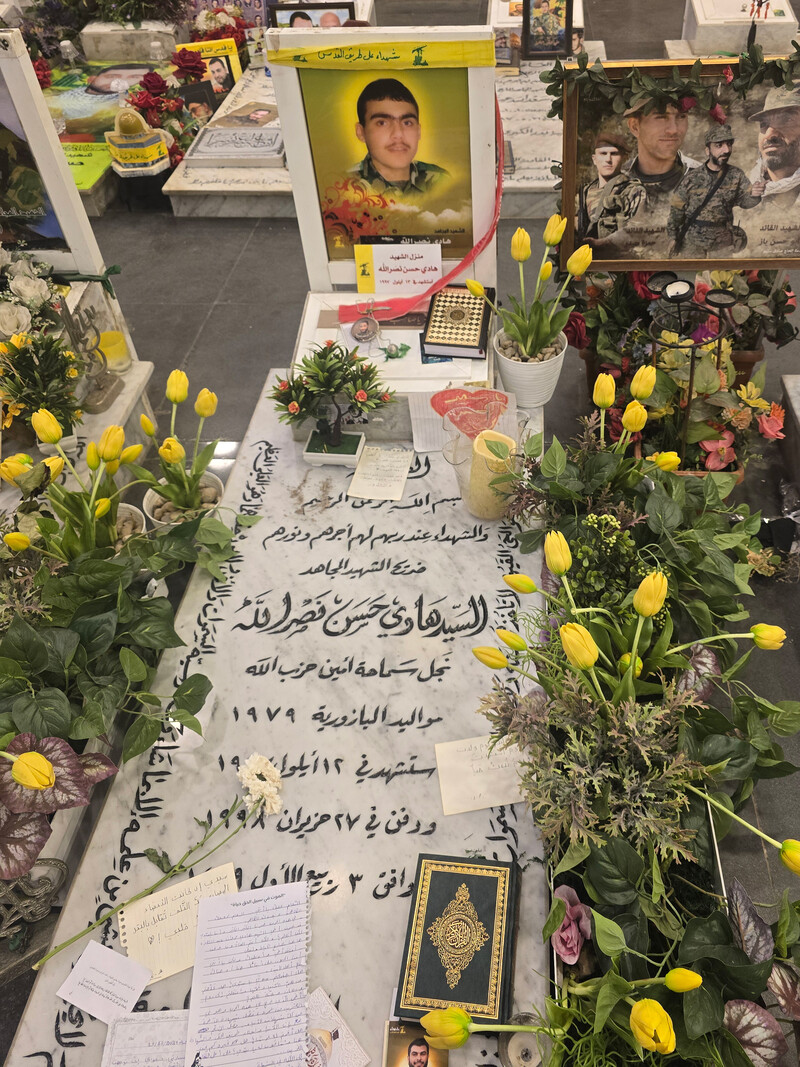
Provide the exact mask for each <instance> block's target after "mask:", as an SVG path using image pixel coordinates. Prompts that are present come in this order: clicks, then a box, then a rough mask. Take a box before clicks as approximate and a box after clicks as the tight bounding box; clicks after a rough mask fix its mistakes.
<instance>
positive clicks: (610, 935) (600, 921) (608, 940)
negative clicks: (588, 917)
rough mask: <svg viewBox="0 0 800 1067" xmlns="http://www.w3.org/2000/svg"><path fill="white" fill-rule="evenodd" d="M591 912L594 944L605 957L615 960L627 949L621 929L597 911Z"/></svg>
mask: <svg viewBox="0 0 800 1067" xmlns="http://www.w3.org/2000/svg"><path fill="white" fill-rule="evenodd" d="M591 911H592V919H593V920H594V942H595V944H596V945H597V947H598V948H599V949H600V951H601V952H604V953H605V954H606V956H609V957H610V958H611V959H616V958H617V956H619V955H620V954H621V953H622V952H625V951H626V949H627V947H628V946H627V944H626V942H625V934H624V933H623V932H622V927H621V926H620V925H619V924H618V923H615V922H614V920H613V919H607V918H606V917H605V915H601V914H600V912H599V911H595V910H594V908H592V909H591Z"/></svg>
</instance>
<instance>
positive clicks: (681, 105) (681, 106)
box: [678, 96, 697, 111]
mask: <svg viewBox="0 0 800 1067" xmlns="http://www.w3.org/2000/svg"><path fill="white" fill-rule="evenodd" d="M693 107H697V101H696V100H695V98H694V97H693V96H682V97H681V98H680V100H679V101H678V110H679V111H691V110H692V108H693Z"/></svg>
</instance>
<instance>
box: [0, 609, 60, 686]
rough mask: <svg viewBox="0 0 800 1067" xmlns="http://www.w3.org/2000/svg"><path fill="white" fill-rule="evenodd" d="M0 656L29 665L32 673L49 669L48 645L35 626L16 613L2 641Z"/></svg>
mask: <svg viewBox="0 0 800 1067" xmlns="http://www.w3.org/2000/svg"><path fill="white" fill-rule="evenodd" d="M0 656H2V657H4V658H6V659H13V660H16V661H17V662H18V663H24V664H26V665H27V667H28V669H29V672H30V673H31V674H41V672H42V671H44V670H47V664H48V662H49V658H50V657H49V656H48V654H47V646H46V645H45V643H44V641H43V640H42V639H41V637H39V635H38V634H37V633H36V631H35V630H34V628H33V627H32V626H30V625H29V624H28V623H27V622H25V620H24V619H21V618H20V617H19V615H15V616H14V618H13V619H12V620H11V624H10V626H9V627H8V629H7V630H6V633H5V636H4V637H3V640H2V641H0Z"/></svg>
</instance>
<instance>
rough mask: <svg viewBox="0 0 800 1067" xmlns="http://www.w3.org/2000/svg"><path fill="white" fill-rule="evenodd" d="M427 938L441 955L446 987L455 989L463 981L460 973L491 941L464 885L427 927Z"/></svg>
mask: <svg viewBox="0 0 800 1067" xmlns="http://www.w3.org/2000/svg"><path fill="white" fill-rule="evenodd" d="M428 937H429V938H430V939H431V941H432V942H433V944H434V945H435V946H436V949H437V950H438V952H439V959H440V960H441V961H442V966H443V967H444V969H445V972H446V976H447V984H448V985H449V986H450V988H451V989H453V988H455V986H457V985H458V983H459V981H460V980H461V972H462V971H465V970H466V969H467V967H469V965H470V963H471V962H472V957H473V956H474V955H475V953H476V952H478V951H479V949H480V948H481V946H482V945H484V944H485V943H486V942H487V941H488V940H489V935H488V933H487V932H486V927H485V926H484V925H483V923H482V922H481V921H480V919H479V918H478V913H477V911H476V910H475V905H474V904H473V903H472V901H471V900H470V899H469V890H468V889H467V887H466V886H465V885H463V884H462V885H460V886H459V887H458V889H457V890H456V895H455V899H454V900H451V901H450V903H449V904H448V905H447V907H446V908H445V909H444V911H443V912H442V914H441V915H440V916H439V918H438V919H435V920H434V921H433V922H432V923H431V925H430V926H429V927H428Z"/></svg>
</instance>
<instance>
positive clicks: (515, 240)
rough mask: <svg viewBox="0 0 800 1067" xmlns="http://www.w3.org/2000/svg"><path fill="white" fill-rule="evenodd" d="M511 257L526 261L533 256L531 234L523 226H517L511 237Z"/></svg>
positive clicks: (518, 260)
mask: <svg viewBox="0 0 800 1067" xmlns="http://www.w3.org/2000/svg"><path fill="white" fill-rule="evenodd" d="M511 258H512V259H515V260H516V261H517V263H524V262H525V260H526V259H530V258H531V235H530V234H529V233H528V231H527V230H523V228H522V227H521V226H517V228H516V230H515V232H514V236H513V237H512V238H511Z"/></svg>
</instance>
